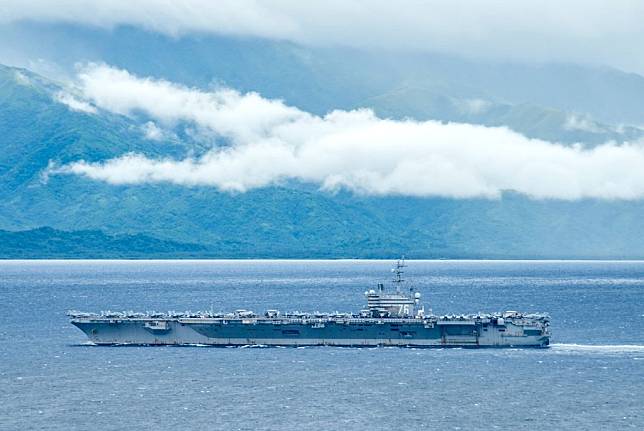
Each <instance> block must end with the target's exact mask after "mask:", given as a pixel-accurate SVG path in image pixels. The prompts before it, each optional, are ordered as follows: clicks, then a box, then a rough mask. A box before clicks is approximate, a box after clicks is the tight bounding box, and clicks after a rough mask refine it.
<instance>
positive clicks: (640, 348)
mask: <svg viewBox="0 0 644 431" xmlns="http://www.w3.org/2000/svg"><path fill="white" fill-rule="evenodd" d="M550 348H551V349H553V350H555V351H559V352H577V353H585V352H587V353H644V345H642V344H563V343H561V344H560V343H555V344H551V345H550Z"/></svg>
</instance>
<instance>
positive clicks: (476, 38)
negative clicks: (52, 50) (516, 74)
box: [0, 0, 644, 74]
mask: <svg viewBox="0 0 644 431" xmlns="http://www.w3.org/2000/svg"><path fill="white" fill-rule="evenodd" d="M25 20H26V21H37V22H66V23H76V24H85V25H91V26H99V27H105V28H112V27H115V26H118V25H133V26H137V27H143V28H146V29H148V30H151V31H155V32H161V33H165V34H170V35H173V36H176V37H181V36H183V35H189V34H199V33H215V34H224V35H235V36H254V37H262V38H269V39H277V40H289V41H293V42H296V43H300V44H304V45H324V46H335V45H341V46H351V47H358V48H367V49H377V50H390V51H420V52H423V51H426V52H441V53H448V54H454V55H460V56H465V57H484V58H493V59H502V60H518V61H538V62H548V61H568V62H570V61H572V62H578V63H587V64H595V65H598V64H599V65H607V66H612V67H616V68H619V69H622V70H625V71H631V72H636V73H639V74H644V43H642V41H643V40H644V26H643V25H642V22H644V2H642V1H638V0H566V1H558V0H522V1H516V0H487V1H469V0H426V1H413V0H407V1H404V0H402V1H382V0H353V1H346V0H344V1H342V0H325V1H314V2H309V1H307V2H302V1H298V0H264V1H253V0H220V1H210V0H183V1H181V2H179V1H176V0H174V1H173V0H137V1H131V0H58V1H55V2H52V1H50V0H32V1H24V0H3V1H2V2H0V23H15V22H20V21H25Z"/></svg>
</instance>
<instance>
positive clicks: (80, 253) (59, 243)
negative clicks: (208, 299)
mask: <svg viewBox="0 0 644 431" xmlns="http://www.w3.org/2000/svg"><path fill="white" fill-rule="evenodd" d="M0 244H2V245H1V246H0V251H1V252H2V256H3V257H5V258H6V257H10V258H13V259H57V258H65V259H69V258H74V259H84V258H86V259H89V258H91V259H100V258H108V259H115V258H127V259H136V258H168V257H170V258H176V257H184V256H194V255H198V254H199V253H200V252H203V251H205V247H203V246H199V245H195V244H184V243H178V242H173V241H163V240H159V239H156V238H150V237H148V236H145V235H106V234H104V233H103V232H101V231H88V230H86V231H74V232H63V231H59V230H55V229H51V228H40V229H33V230H26V231H18V232H8V231H4V230H0Z"/></svg>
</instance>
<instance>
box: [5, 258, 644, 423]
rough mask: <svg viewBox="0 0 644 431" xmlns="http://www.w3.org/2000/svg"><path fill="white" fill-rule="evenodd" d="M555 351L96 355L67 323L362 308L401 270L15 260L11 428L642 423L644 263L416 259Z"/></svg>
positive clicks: (423, 285) (450, 306) (450, 301)
mask: <svg viewBox="0 0 644 431" xmlns="http://www.w3.org/2000/svg"><path fill="white" fill-rule="evenodd" d="M409 265H410V266H409V267H408V268H407V273H406V274H405V276H406V278H407V280H408V281H409V283H410V284H411V285H413V286H414V287H415V288H416V289H417V290H419V291H421V292H422V293H423V297H424V302H425V305H426V307H431V308H432V309H433V311H434V312H435V313H437V314H449V313H469V312H478V311H503V310H521V311H546V312H549V313H550V314H551V316H552V332H553V339H552V342H553V346H552V347H551V348H550V349H545V350H541V349H525V350H520V349H482V350H470V349H401V348H375V349H358V348H344V349H343V348H323V347H315V348H297V349H296V348H206V347H181V348H179V347H155V348H151V347H148V348H146V347H113V348H110V347H96V346H89V345H87V344H86V338H85V336H84V334H82V333H81V332H80V331H79V330H78V329H76V328H74V327H73V326H72V325H70V324H69V323H68V321H67V318H66V316H65V311H66V310H68V309H79V310H84V311H101V310H108V309H111V310H138V311H146V310H157V311H167V310H176V311H184V310H193V311H195V310H198V309H211V308H212V309H214V310H215V311H228V310H233V309H238V308H246V309H252V310H254V311H256V312H262V311H264V310H265V309H267V308H277V309H281V310H290V311H292V310H306V311H316V310H320V311H335V310H338V311H357V310H359V309H360V308H362V306H363V303H364V297H363V292H364V291H365V290H367V289H369V288H372V287H374V286H375V285H376V283H378V282H387V281H388V280H389V278H390V273H389V269H390V267H391V262H389V261H40V262H38V261H4V262H0V298H1V304H2V315H3V318H2V327H1V329H0V342H1V343H2V344H1V345H2V348H0V363H1V364H2V365H1V366H0V387H2V388H3V390H2V391H0V392H1V393H2V395H1V402H0V429H3V430H4V429H7V430H14V429H100V430H111V429H114V430H120V429H124V428H139V429H150V428H155V429H161V430H165V429H168V430H170V429H177V428H181V429H196V428H204V429H230V430H255V429H277V428H283V429H295V428H297V427H302V428H306V429H315V428H319V429H365V428H370V429H399V428H413V429H418V428H424V427H436V428H438V427H440V428H439V429H478V428H486V429H510V428H512V429H534V428H535V427H539V428H543V429H558V428H564V429H582V430H584V429H588V430H590V429H598V430H599V429H643V428H644V414H643V413H642V401H641V400H642V398H643V397H644V262H566V261H551V262H535V261H412V262H409Z"/></svg>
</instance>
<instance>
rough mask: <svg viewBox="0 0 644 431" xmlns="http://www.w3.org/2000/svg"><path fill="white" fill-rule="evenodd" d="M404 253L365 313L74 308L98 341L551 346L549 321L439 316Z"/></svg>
mask: <svg viewBox="0 0 644 431" xmlns="http://www.w3.org/2000/svg"><path fill="white" fill-rule="evenodd" d="M404 267H405V261H404V258H403V259H401V260H399V261H398V262H397V263H396V266H395V268H394V269H393V270H392V271H393V273H394V279H393V284H394V287H393V288H392V289H391V291H386V289H385V287H384V285H383V284H378V286H377V289H372V290H368V291H366V292H365V297H366V299H367V306H366V308H365V309H363V310H360V312H359V313H319V312H315V313H303V312H292V313H281V312H280V311H278V310H267V311H266V312H265V313H264V314H261V315H258V314H255V313H254V312H252V311H249V310H236V311H234V312H231V313H225V314H224V313H213V312H212V311H211V312H198V313H189V312H187V313H174V312H168V313H154V312H152V313H134V312H109V311H108V312H102V313H100V314H96V313H83V312H77V311H70V312H68V316H69V317H70V320H71V323H72V324H73V325H75V326H76V327H78V328H79V329H80V330H81V331H83V332H84V333H85V334H86V335H87V337H88V338H89V340H90V341H91V342H92V343H93V344H98V345H206V346H344V347H376V346H401V347H448V346H454V347H547V346H548V345H549V342H550V318H549V316H548V315H547V314H544V313H522V312H518V311H506V312H496V313H477V314H460V315H444V316H437V315H434V314H433V313H431V311H430V312H428V313H426V312H425V308H424V306H423V305H422V304H421V294H420V293H419V292H415V291H414V289H413V288H405V287H404V286H405V284H404V280H403V278H402V274H403V268H404Z"/></svg>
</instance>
